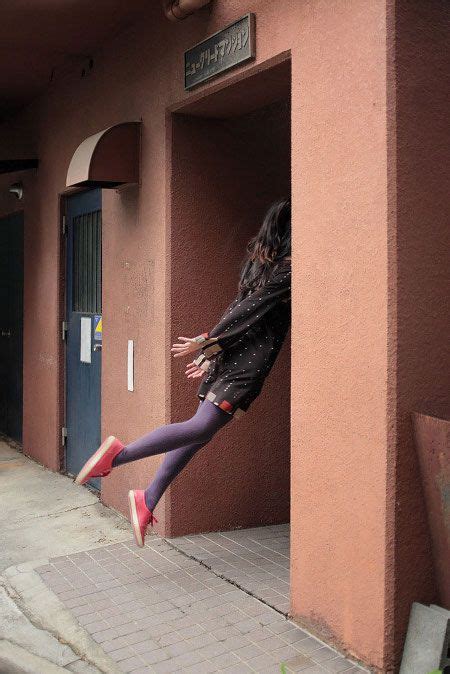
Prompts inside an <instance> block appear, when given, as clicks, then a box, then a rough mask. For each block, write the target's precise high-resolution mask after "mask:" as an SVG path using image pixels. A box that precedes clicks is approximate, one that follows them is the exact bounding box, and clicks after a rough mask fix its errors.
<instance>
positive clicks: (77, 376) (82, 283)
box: [66, 189, 102, 490]
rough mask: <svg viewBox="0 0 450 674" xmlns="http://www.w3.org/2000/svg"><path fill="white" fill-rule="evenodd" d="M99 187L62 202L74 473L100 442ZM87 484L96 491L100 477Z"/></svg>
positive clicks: (69, 451)
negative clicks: (65, 243)
mask: <svg viewBox="0 0 450 674" xmlns="http://www.w3.org/2000/svg"><path fill="white" fill-rule="evenodd" d="M101 209H102V198H101V190H100V189H95V190H90V191H88V192H82V193H80V194H76V195H74V196H71V197H68V198H67V203H66V227H67V249H66V325H67V333H66V335H67V336H66V339H67V342H66V429H67V440H66V470H67V472H68V473H69V474H70V475H77V474H78V472H79V471H80V469H81V468H82V466H83V465H84V463H85V462H86V461H87V459H88V458H89V457H90V456H92V454H93V453H94V451H95V450H96V449H97V447H98V446H99V445H100V440H101V428H100V423H101V356H102V353H101V349H102V210H101ZM89 484H90V485H91V486H92V487H94V488H95V489H98V490H99V489H100V478H93V479H92V480H90V481H89Z"/></svg>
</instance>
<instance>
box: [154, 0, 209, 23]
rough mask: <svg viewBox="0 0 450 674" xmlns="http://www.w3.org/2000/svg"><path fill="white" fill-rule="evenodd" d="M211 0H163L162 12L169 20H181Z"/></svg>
mask: <svg viewBox="0 0 450 674" xmlns="http://www.w3.org/2000/svg"><path fill="white" fill-rule="evenodd" d="M210 2H211V0H163V8H164V14H165V15H166V16H167V18H168V19H170V21H181V20H182V19H185V18H186V17H187V16H189V15H190V14H193V13H194V12H196V11H197V10H198V9H201V8H202V7H205V6H206V5H208V4H209V3H210Z"/></svg>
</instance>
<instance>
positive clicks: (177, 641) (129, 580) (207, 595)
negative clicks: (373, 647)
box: [0, 443, 362, 674]
mask: <svg viewBox="0 0 450 674" xmlns="http://www.w3.org/2000/svg"><path fill="white" fill-rule="evenodd" d="M0 489H1V493H2V512H1V513H0V519H1V526H2V533H3V542H4V545H3V546H2V549H1V551H0V563H1V569H0V571H1V573H2V576H1V577H0V672H1V673H2V674H3V673H5V674H15V672H28V673H29V674H53V673H55V674H56V673H58V672H61V673H62V672H68V671H70V672H78V673H79V674H99V673H103V674H119V673H120V672H134V673H135V674H144V673H145V674H163V673H170V674H190V673H191V674H194V673H195V674H201V673H202V672H219V671H220V672H227V673H228V674H233V673H235V674H244V673H245V672H257V673H258V674H275V673H277V674H279V673H280V672H286V674H287V673H290V672H299V671H302V672H305V674H327V673H328V674H330V673H331V672H347V673H350V672H352V674H354V673H356V672H359V671H362V670H361V669H360V668H359V667H358V666H357V665H356V664H354V663H352V662H350V661H349V660H347V659H345V658H344V657H343V656H341V655H340V654H339V653H337V652H336V651H335V650H333V649H331V648H328V647H327V646H326V645H325V644H323V643H322V642H320V641H319V640H318V639H316V638H314V637H313V636H312V635H310V634H308V633H307V632H305V631H304V630H302V629H300V628H299V627H298V626H297V625H296V624H295V623H294V622H293V621H291V620H288V619H287V618H286V616H285V615H283V613H282V612H281V611H280V610H275V609H274V608H272V607H271V606H270V605H268V604H267V602H265V601H261V600H260V599H259V598H258V597H256V596H253V595H252V593H250V592H249V591H246V590H245V588H242V587H240V586H239V585H238V584H237V583H236V579H235V580H234V582H233V581H232V580H230V579H228V578H226V577H224V576H223V575H222V574H221V573H220V571H218V568H217V569H214V568H213V565H211V566H208V563H207V560H206V559H205V560H204V561H203V560H200V559H198V558H195V555H196V554H197V551H196V550H194V551H193V554H190V553H189V552H188V551H187V550H186V549H185V550H184V551H183V550H182V549H181V546H182V541H179V542H178V544H177V541H176V539H174V540H173V541H171V540H170V539H162V538H160V537H158V536H156V535H155V534H150V535H148V536H147V539H146V546H145V547H144V548H138V547H137V546H136V545H135V544H134V540H133V537H132V534H131V531H130V525H129V523H128V521H127V520H125V518H123V517H122V516H121V515H119V514H118V513H116V512H114V511H112V510H110V509H109V508H106V507H105V506H103V505H102V504H101V503H100V502H99V500H98V498H97V496H96V495H95V494H93V493H91V492H89V491H88V489H86V488H79V487H75V485H74V484H73V482H72V480H71V479H69V478H67V477H65V476H63V475H59V474H55V473H52V472H50V471H48V470H46V469H45V468H43V467H42V466H40V465H38V464H36V463H35V462H33V461H31V460H29V459H27V458H26V457H24V456H23V455H22V454H20V452H18V451H16V450H14V449H13V448H12V447H10V446H8V445H7V444H5V443H0ZM69 530H70V532H71V535H70V536H68V535H67V531H69ZM204 544H205V543H204V541H202V545H204ZM184 546H186V542H185V541H184ZM220 547H223V546H220ZM223 549H224V552H225V553H227V550H225V548H223ZM191 552H192V551H191ZM215 557H216V558H217V554H215ZM215 563H216V564H217V559H216V562H215ZM246 582H248V575H246Z"/></svg>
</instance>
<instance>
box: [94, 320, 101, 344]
mask: <svg viewBox="0 0 450 674" xmlns="http://www.w3.org/2000/svg"><path fill="white" fill-rule="evenodd" d="M94 326H95V327H94V339H95V340H97V341H100V342H101V341H102V317H101V316H98V315H96V316H94Z"/></svg>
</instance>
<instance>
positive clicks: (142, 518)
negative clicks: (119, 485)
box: [128, 489, 158, 548]
mask: <svg viewBox="0 0 450 674" xmlns="http://www.w3.org/2000/svg"><path fill="white" fill-rule="evenodd" d="M128 503H129V506H130V521H131V524H132V526H133V533H134V538H135V541H136V543H137V544H138V545H139V547H140V548H142V547H143V546H144V538H145V534H146V531H147V526H148V524H149V523H150V524H151V525H152V526H153V522H157V521H158V520H157V519H156V517H155V516H154V514H153V513H152V511H151V510H149V509H148V508H147V506H146V503H145V498H144V490H143V489H130V491H129V492H128Z"/></svg>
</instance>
